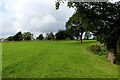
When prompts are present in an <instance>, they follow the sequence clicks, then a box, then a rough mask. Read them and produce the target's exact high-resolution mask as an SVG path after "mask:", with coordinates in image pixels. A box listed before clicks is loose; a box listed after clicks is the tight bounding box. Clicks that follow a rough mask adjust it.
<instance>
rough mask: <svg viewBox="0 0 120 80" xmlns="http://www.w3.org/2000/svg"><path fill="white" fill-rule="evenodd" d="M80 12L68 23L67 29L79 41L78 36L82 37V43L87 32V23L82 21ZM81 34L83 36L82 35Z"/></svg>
mask: <svg viewBox="0 0 120 80" xmlns="http://www.w3.org/2000/svg"><path fill="white" fill-rule="evenodd" d="M79 14H80V13H79V11H76V12H75V13H74V14H73V15H72V17H70V18H69V20H68V21H67V22H66V29H67V30H68V31H70V32H71V35H73V36H75V37H76V38H77V40H78V36H80V40H81V42H82V35H83V32H84V31H85V30H86V24H85V21H84V20H82V19H81V15H79ZM80 33H81V34H80Z"/></svg>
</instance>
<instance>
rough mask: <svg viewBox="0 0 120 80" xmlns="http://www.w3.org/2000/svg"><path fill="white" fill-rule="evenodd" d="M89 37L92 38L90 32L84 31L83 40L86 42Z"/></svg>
mask: <svg viewBox="0 0 120 80" xmlns="http://www.w3.org/2000/svg"><path fill="white" fill-rule="evenodd" d="M91 36H92V34H91V33H90V31H86V32H85V36H84V39H87V40H88V39H89V38H90V37H91Z"/></svg>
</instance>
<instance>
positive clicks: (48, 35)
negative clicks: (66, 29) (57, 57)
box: [45, 32, 55, 40]
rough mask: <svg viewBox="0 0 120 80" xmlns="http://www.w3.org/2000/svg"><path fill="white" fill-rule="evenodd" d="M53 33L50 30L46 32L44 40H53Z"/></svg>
mask: <svg viewBox="0 0 120 80" xmlns="http://www.w3.org/2000/svg"><path fill="white" fill-rule="evenodd" d="M54 37H55V36H54V34H53V33H52V32H51V33H47V34H46V38H45V40H54Z"/></svg>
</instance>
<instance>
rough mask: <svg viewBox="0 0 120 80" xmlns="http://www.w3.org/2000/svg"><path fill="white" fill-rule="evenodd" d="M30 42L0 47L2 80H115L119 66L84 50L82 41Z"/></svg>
mask: <svg viewBox="0 0 120 80" xmlns="http://www.w3.org/2000/svg"><path fill="white" fill-rule="evenodd" d="M78 43H79V41H31V42H30V41H29V42H11V43H10V42H9V43H3V44H2V50H3V52H2V62H3V63H2V66H3V68H2V72H3V75H2V76H3V78H117V77H118V67H117V66H116V65H114V64H111V63H109V62H107V61H106V60H104V59H101V58H100V57H99V56H97V55H95V54H93V53H92V52H90V51H88V50H87V49H86V48H87V47H88V46H90V45H93V44H99V42H97V41H95V40H89V41H84V42H83V43H82V44H78Z"/></svg>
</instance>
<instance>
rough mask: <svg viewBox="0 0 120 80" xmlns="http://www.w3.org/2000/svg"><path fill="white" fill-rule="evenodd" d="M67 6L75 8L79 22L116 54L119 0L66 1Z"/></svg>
mask: <svg viewBox="0 0 120 80" xmlns="http://www.w3.org/2000/svg"><path fill="white" fill-rule="evenodd" d="M59 3H60V2H59ZM67 6H68V7H69V8H71V7H72V8H74V9H75V12H76V13H75V14H76V15H77V16H80V18H79V19H80V20H81V22H82V23H84V24H85V25H87V29H88V30H89V31H91V32H92V33H94V35H95V36H96V37H97V40H98V41H100V42H101V43H104V44H105V45H106V46H107V49H108V50H112V51H114V53H115V55H116V54H117V41H118V38H119V35H120V25H119V24H120V23H119V22H120V1H118V2H116V3H111V2H104V3H103V2H102V3H101V2H98V3H93V2H88V3H83V2H68V5H67ZM77 12H78V13H79V14H77ZM73 18H75V17H73ZM75 19H76V20H73V21H74V22H78V20H79V19H78V18H75ZM70 23H71V22H70ZM116 57H117V55H116Z"/></svg>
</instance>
